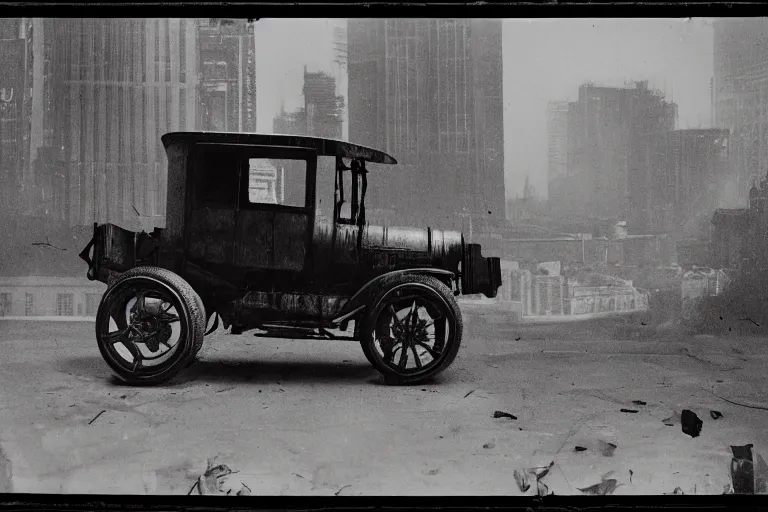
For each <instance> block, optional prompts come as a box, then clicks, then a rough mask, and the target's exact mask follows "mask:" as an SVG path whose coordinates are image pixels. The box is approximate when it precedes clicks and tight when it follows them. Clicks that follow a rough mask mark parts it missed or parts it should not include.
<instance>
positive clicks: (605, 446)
mask: <svg viewBox="0 0 768 512" xmlns="http://www.w3.org/2000/svg"><path fill="white" fill-rule="evenodd" d="M598 444H599V445H600V452H601V453H602V454H603V457H613V452H614V450H616V448H618V446H616V445H615V444H613V443H606V442H605V441H602V440H599V441H598Z"/></svg>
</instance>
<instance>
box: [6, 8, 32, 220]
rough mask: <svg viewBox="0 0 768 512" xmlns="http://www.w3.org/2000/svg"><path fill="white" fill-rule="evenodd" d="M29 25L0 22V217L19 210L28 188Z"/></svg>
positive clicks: (17, 21) (24, 20)
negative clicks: (0, 70) (0, 71)
mask: <svg viewBox="0 0 768 512" xmlns="http://www.w3.org/2000/svg"><path fill="white" fill-rule="evenodd" d="M30 25H31V24H30V20H29V19H28V18H3V19H0V69H2V73H0V215H8V214H11V213H13V212H16V211H18V210H19V209H20V208H23V206H24V205H23V203H22V201H20V199H21V198H23V194H24V191H25V189H26V188H27V187H28V186H29V152H28V150H29V144H28V142H29V135H30V125H29V121H30V116H29V106H30V102H29V99H30V94H29V84H30V82H31V72H32V62H31V50H32V49H31V47H30V44H31V26H30Z"/></svg>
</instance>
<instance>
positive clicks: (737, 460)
mask: <svg viewBox="0 0 768 512" xmlns="http://www.w3.org/2000/svg"><path fill="white" fill-rule="evenodd" d="M731 451H732V452H733V458H732V459H731V482H732V483H733V492H734V493H735V494H755V469H754V463H753V458H752V445H751V444H747V445H744V446H731Z"/></svg>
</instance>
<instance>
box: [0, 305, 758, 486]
mask: <svg viewBox="0 0 768 512" xmlns="http://www.w3.org/2000/svg"><path fill="white" fill-rule="evenodd" d="M467 322H468V324H467V332H466V343H465V346H464V347H463V349H462V351H461V352H460V354H459V358H458V359H457V361H456V363H455V364H454V366H452V367H451V368H450V369H449V370H448V371H447V372H446V373H445V374H443V376H441V377H440V378H439V379H438V380H437V381H435V382H434V383H431V384H429V385H423V386H416V387H405V388H403V387H387V386H384V385H383V384H382V383H381V381H380V379H379V377H378V374H377V373H376V372H375V371H374V370H373V369H372V368H370V367H369V365H368V364H367V362H366V361H365V358H364V356H363V354H362V352H361V351H360V349H359V347H358V346H357V345H355V344H351V343H349V342H320V341H291V340H288V341H286V340H263V339H259V338H255V337H253V336H249V335H247V334H246V335H242V336H231V335H228V334H224V333H217V334H215V335H213V336H211V337H210V338H209V339H208V340H207V342H206V343H207V345H206V348H204V350H203V361H201V362H200V363H198V364H197V365H196V366H194V367H192V368H190V369H189V370H188V371H187V372H186V373H185V374H184V378H183V379H182V381H181V382H180V383H179V384H177V385H175V386H173V387H167V388H129V387H123V386H119V385H117V384H116V383H115V381H114V380H113V379H112V378H111V374H110V372H109V370H108V368H107V367H106V364H105V363H103V361H102V360H101V358H100V356H99V353H98V350H97V348H96V346H95V342H94V336H93V324H92V323H46V322H23V321H3V322H0V384H1V385H2V389H3V392H2V393H1V394H0V426H1V427H0V442H1V443H2V451H0V470H2V471H0V487H2V486H4V485H5V487H6V489H7V488H8V485H9V482H8V477H11V479H12V486H13V490H14V491H16V492H52V493H59V492H62V493H131V494H133V493H175V494H181V493H187V492H188V491H189V489H190V487H191V485H192V483H193V482H194V481H195V479H196V478H197V476H198V475H199V474H200V473H201V472H202V471H203V470H204V469H205V464H206V459H207V458H209V457H214V456H217V455H218V457H219V458H218V460H219V461H220V462H223V463H226V464H228V465H230V466H231V467H233V468H235V469H239V470H240V473H238V475H237V476H238V477H239V479H240V480H242V481H243V482H244V483H246V484H247V485H248V486H249V487H250V488H251V489H252V490H253V493H254V494H271V495H274V494H291V495H332V494H335V493H337V492H339V493H340V494H343V495H452V494H464V495H466V494H470V495H486V494H496V495H499V494H501V495H504V494H508V495H515V494H520V491H519V490H518V488H517V486H516V485H515V482H514V477H513V471H514V470H515V469H517V468H525V467H533V466H543V465H547V464H549V463H550V462H552V461H554V462H555V466H554V467H553V468H552V470H551V472H550V474H549V475H548V476H547V477H545V478H544V479H543V481H544V482H545V483H547V485H548V486H549V488H550V490H552V491H553V492H554V493H556V494H579V491H578V488H584V487H588V486H590V485H593V484H595V483H598V482H599V481H600V479H601V475H605V474H606V473H609V472H613V473H612V476H611V477H610V478H615V479H616V480H617V481H618V483H619V486H618V487H617V488H616V491H615V494H660V493H668V492H672V490H673V489H674V488H675V487H680V488H681V489H682V490H683V491H684V492H685V493H699V494H702V493H711V494H719V493H722V492H723V489H724V486H725V485H726V484H728V483H729V482H730V477H729V472H728V471H729V465H730V458H731V455H730V448H729V446H730V445H741V444H747V443H752V444H754V445H755V449H756V450H757V451H761V452H762V453H764V454H765V453H767V452H766V448H768V431H766V429H765V425H766V422H767V421H768V412H767V411H763V410H759V409H749V408H745V407H741V406H736V405H732V404H730V403H728V402H726V401H724V400H722V399H720V398H717V397H716V396H715V395H714V394H717V395H720V396H721V397H725V398H728V399H729V400H732V401H737V402H744V403H748V404H757V405H759V404H760V402H764V401H765V398H764V397H765V396H766V388H767V387H768V386H767V383H768V380H767V379H766V377H768V367H767V366H766V364H765V363H766V358H767V356H768V349H766V343H765V342H764V340H763V339H760V338H756V337H751V338H747V337H727V338H716V337H685V336H682V335H678V334H675V333H674V332H671V331H666V332H658V331H657V330H654V329H651V328H649V327H647V326H642V325H640V324H638V323H627V322H626V321H623V320H617V319H604V320H599V321H591V322H582V323H577V324H559V325H533V326H531V325H527V326H519V327H515V326H510V325H505V324H504V323H500V322H499V319H498V317H493V318H491V317H489V318H487V319H483V318H482V317H481V316H477V315H475V314H471V315H468V318H467ZM713 393H714V394H713ZM633 400H642V401H644V402H646V403H647V405H633V404H632V401H633ZM622 408H631V409H634V410H637V411H638V412H637V413H624V412H620V409H622ZM684 408H687V409H691V410H693V411H694V412H696V414H698V416H699V417H700V418H701V419H702V420H703V422H704V426H703V430H702V432H701V435H700V436H699V437H697V438H691V437H689V436H687V435H685V434H684V433H682V432H681V428H680V425H679V423H676V424H675V426H673V427H669V426H665V425H664V423H663V422H662V419H665V418H668V417H669V416H671V415H673V413H674V412H675V411H677V412H679V411H680V410H681V409H684ZM711 409H716V410H718V411H720V412H722V414H723V417H722V418H721V419H719V420H717V421H715V420H713V419H712V418H711V417H710V414H709V411H710V410H711ZM102 410H104V411H106V412H104V413H103V414H102V415H101V416H99V417H98V418H97V419H96V420H95V421H94V422H93V423H92V424H90V425H89V421H91V420H92V419H93V418H94V417H95V416H96V415H97V414H98V413H99V412H100V411H102ZM496 410H500V411H506V412H509V413H511V414H513V415H515V416H516V417H517V420H512V419H509V418H499V419H496V418H493V413H494V411H496ZM601 442H603V443H613V444H615V445H616V446H617V448H616V449H615V451H614V453H613V455H612V456H604V455H603V454H602V453H601V446H604V445H601V444H600V443H601ZM576 445H579V446H583V447H585V448H587V450H586V451H581V452H575V451H574V447H575V446H576ZM3 452H4V453H3ZM630 471H631V473H630ZM3 475H5V477H4V476H3ZM630 475H631V479H630ZM3 480H5V482H3ZM0 490H2V489H0ZM530 492H531V491H529V493H530Z"/></svg>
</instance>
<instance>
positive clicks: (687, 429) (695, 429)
mask: <svg viewBox="0 0 768 512" xmlns="http://www.w3.org/2000/svg"><path fill="white" fill-rule="evenodd" d="M680 425H681V426H682V429H683V433H684V434H688V435H689V436H691V437H699V434H700V433H701V427H702V425H704V422H703V421H701V420H700V419H699V417H698V416H696V413H695V412H693V411H689V410H688V409H684V410H683V412H682V413H681V414H680Z"/></svg>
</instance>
